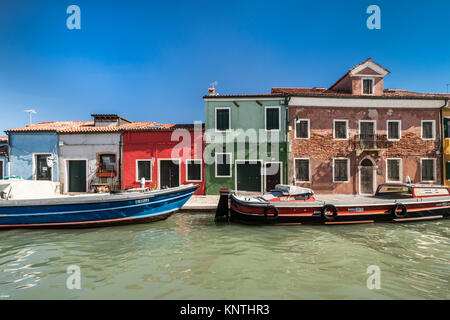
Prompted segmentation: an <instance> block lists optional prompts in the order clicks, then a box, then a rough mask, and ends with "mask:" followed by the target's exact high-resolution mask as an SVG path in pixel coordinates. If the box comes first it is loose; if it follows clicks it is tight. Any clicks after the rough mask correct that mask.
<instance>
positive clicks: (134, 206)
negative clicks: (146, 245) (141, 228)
mask: <svg viewBox="0 0 450 320" xmlns="http://www.w3.org/2000/svg"><path fill="white" fill-rule="evenodd" d="M197 188H198V186H197V185H188V186H180V187H177V188H171V189H165V190H158V191H150V192H135V193H122V194H116V195H114V194H113V195H107V196H98V197H79V198H73V199H72V198H70V199H67V198H65V199H42V200H17V201H10V200H8V201H5V202H3V203H0V228H3V229H5V228H6V229H10V228H85V227H100V226H111V225H120V224H130V223H146V222H152V221H158V220H162V219H166V218H168V217H169V216H170V215H172V214H173V213H174V212H176V211H177V210H179V209H180V208H181V207H182V206H183V205H184V204H185V203H186V202H187V201H188V200H189V198H190V197H191V196H192V195H193V194H194V192H195V191H196V189H197Z"/></svg>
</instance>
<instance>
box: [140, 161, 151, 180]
mask: <svg viewBox="0 0 450 320" xmlns="http://www.w3.org/2000/svg"><path fill="white" fill-rule="evenodd" d="M137 178H138V180H141V179H142V178H145V180H152V174H151V162H150V161H138V176H137Z"/></svg>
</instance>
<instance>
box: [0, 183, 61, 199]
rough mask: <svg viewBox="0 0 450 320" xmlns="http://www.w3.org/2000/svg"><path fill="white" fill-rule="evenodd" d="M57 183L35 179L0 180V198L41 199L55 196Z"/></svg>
mask: <svg viewBox="0 0 450 320" xmlns="http://www.w3.org/2000/svg"><path fill="white" fill-rule="evenodd" d="M57 191H58V183H56V182H52V181H35V180H0V197H1V198H2V199H10V200H18V199H41V198H52V197H55V196H57Z"/></svg>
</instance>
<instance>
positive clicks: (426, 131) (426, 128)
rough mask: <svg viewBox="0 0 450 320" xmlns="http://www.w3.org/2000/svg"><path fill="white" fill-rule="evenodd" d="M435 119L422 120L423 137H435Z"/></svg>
mask: <svg viewBox="0 0 450 320" xmlns="http://www.w3.org/2000/svg"><path fill="white" fill-rule="evenodd" d="M433 127H434V125H433V121H422V139H434V134H433Z"/></svg>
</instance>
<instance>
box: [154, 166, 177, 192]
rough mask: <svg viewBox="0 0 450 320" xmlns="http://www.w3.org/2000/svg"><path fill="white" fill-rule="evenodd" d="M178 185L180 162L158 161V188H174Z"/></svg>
mask: <svg viewBox="0 0 450 320" xmlns="http://www.w3.org/2000/svg"><path fill="white" fill-rule="evenodd" d="M179 185H180V160H178V159H170V160H159V188H160V189H165V188H174V187H178V186H179Z"/></svg>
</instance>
